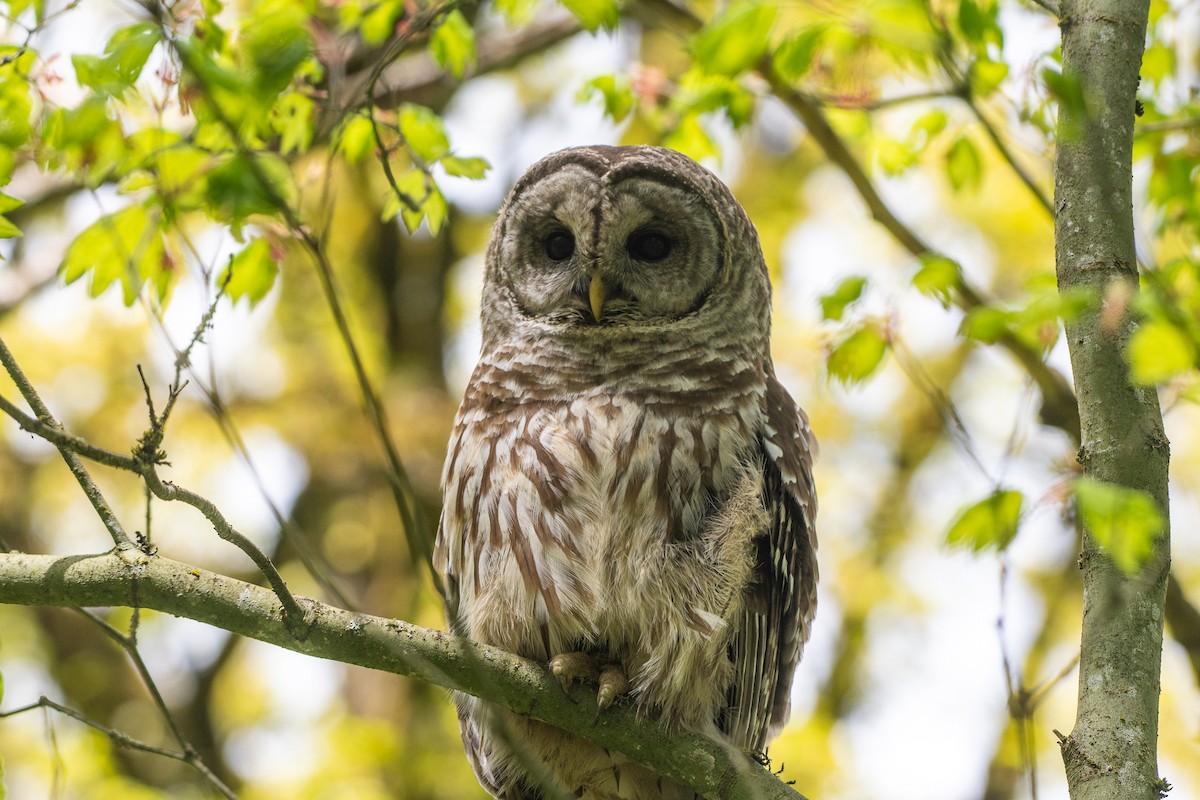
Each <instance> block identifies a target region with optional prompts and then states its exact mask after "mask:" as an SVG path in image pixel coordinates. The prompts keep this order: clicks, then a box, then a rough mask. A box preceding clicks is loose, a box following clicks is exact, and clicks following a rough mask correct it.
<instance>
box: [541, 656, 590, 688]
mask: <svg viewBox="0 0 1200 800" xmlns="http://www.w3.org/2000/svg"><path fill="white" fill-rule="evenodd" d="M550 674H551V675H553V676H554V677H556V678H558V682H559V683H561V684H562V687H563V691H567V690H568V689H570V688H571V684H573V683H575V682H576V681H592V682H595V681H597V680H599V679H600V670H599V668H597V666H596V659H595V658H594V657H593V656H592V655H591V654H590V653H582V652H578V651H576V652H574V653H559V654H558V655H556V656H555V657H554V658H552V659H550Z"/></svg>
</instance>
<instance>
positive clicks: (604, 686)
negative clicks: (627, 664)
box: [550, 651, 629, 716]
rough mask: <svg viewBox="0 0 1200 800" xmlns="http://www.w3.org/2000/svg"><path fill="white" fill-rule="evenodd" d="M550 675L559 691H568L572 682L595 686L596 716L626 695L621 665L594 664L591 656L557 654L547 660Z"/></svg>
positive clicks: (626, 679)
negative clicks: (583, 682)
mask: <svg viewBox="0 0 1200 800" xmlns="http://www.w3.org/2000/svg"><path fill="white" fill-rule="evenodd" d="M550 674H551V675H553V676H554V677H556V678H558V682H559V683H561V684H562V686H563V689H564V690H567V689H570V688H571V684H573V683H575V682H576V681H588V682H589V683H596V684H598V685H599V688H598V689H597V690H596V715H597V716H599V715H600V714H602V713H604V711H605V710H606V709H607V708H608V707H609V706H611V705H612V704H613V701H614V700H616V699H617V698H618V697H621V696H622V695H624V694H628V692H629V679H628V678H627V677H625V671H624V670H623V669H621V665H620V664H617V663H615V662H612V661H607V660H605V661H598V660H597V658H596V656H594V655H592V654H591V653H583V652H578V651H577V652H573V653H559V654H558V655H556V656H555V657H554V658H552V659H550Z"/></svg>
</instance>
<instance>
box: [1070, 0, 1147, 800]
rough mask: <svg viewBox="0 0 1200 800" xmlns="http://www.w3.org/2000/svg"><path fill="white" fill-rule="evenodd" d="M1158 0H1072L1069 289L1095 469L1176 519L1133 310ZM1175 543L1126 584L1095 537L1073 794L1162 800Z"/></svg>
mask: <svg viewBox="0 0 1200 800" xmlns="http://www.w3.org/2000/svg"><path fill="white" fill-rule="evenodd" d="M1148 9H1149V3H1148V0H1063V3H1062V19H1061V27H1062V36H1063V74H1064V77H1065V79H1066V80H1065V81H1064V84H1065V85H1066V86H1067V87H1070V86H1071V85H1072V84H1073V83H1074V82H1078V86H1079V88H1080V90H1081V93H1082V97H1083V100H1082V101H1081V102H1072V101H1071V100H1070V95H1071V94H1072V92H1071V91H1070V90H1069V88H1068V90H1067V91H1064V93H1063V94H1064V97H1063V98H1060V107H1059V120H1058V150H1057V156H1056V164H1055V209H1056V219H1055V242H1056V245H1055V250H1056V257H1057V269H1058V285H1059V288H1060V290H1063V291H1066V290H1069V289H1090V290H1092V291H1094V292H1095V294H1096V297H1097V298H1098V299H1097V302H1095V303H1092V304H1091V305H1090V307H1089V308H1088V310H1087V311H1085V312H1084V313H1083V314H1081V315H1080V316H1079V317H1077V318H1076V319H1074V320H1072V321H1070V322H1068V323H1067V326H1066V328H1067V341H1068V344H1069V346H1070V352H1071V366H1072V369H1073V372H1074V376H1075V391H1076V395H1077V396H1078V398H1079V412H1080V424H1081V428H1082V445H1081V447H1080V448H1079V461H1080V464H1081V465H1082V466H1083V469H1084V472H1085V473H1086V474H1087V475H1090V476H1091V477H1093V478H1096V479H1098V480H1103V481H1108V482H1110V483H1113V484H1117V485H1119V486H1124V487H1129V488H1133V489H1139V490H1142V491H1145V492H1147V493H1149V495H1150V496H1151V497H1153V498H1154V500H1155V501H1156V502H1157V504H1158V506H1159V508H1160V509H1161V511H1162V514H1163V517H1164V519H1165V518H1166V513H1167V462H1168V457H1169V448H1168V442H1167V439H1166V436H1165V435H1164V433H1163V426H1162V412H1161V409H1160V408H1159V404H1158V396H1157V394H1156V393H1155V391H1154V389H1153V388H1147V387H1141V386H1136V385H1134V384H1133V383H1132V382H1131V380H1130V377H1129V368H1128V364H1127V362H1126V360H1125V346H1126V343H1127V342H1128V339H1129V335H1130V333H1131V331H1132V329H1133V327H1134V323H1133V321H1132V320H1131V319H1130V318H1129V317H1128V316H1127V315H1124V314H1123V313H1121V312H1122V310H1123V309H1124V308H1127V307H1129V306H1128V305H1127V304H1128V300H1129V298H1130V296H1131V294H1132V293H1133V292H1134V291H1136V289H1137V282H1138V273H1137V263H1136V258H1135V255H1134V243H1133V217H1132V147H1133V126H1134V120H1135V114H1134V104H1135V99H1134V98H1135V94H1136V91H1137V84H1138V68H1139V66H1140V64H1141V60H1142V49H1143V46H1144V42H1145V35H1146V19H1147V14H1148ZM1169 561H1170V539H1169V535H1168V532H1167V531H1166V530H1164V531H1163V533H1162V535H1161V538H1160V539H1158V541H1157V543H1156V546H1155V551H1154V555H1153V556H1152V558H1151V560H1150V562H1149V564H1148V565H1147V566H1146V567H1145V568H1144V569H1143V570H1142V572H1141V574H1139V575H1134V576H1126V575H1124V574H1123V573H1122V572H1121V571H1120V570H1118V569H1117V567H1116V566H1115V565H1114V564H1113V562H1112V561H1111V559H1109V557H1108V556H1107V555H1106V554H1105V553H1104V552H1103V551H1102V550H1101V549H1100V548H1099V547H1098V546H1097V544H1096V542H1095V541H1094V540H1093V538H1092V537H1091V535H1090V533H1089V532H1088V531H1086V530H1085V531H1084V537H1083V551H1082V553H1081V555H1080V560H1079V564H1080V568H1081V569H1082V570H1083V580H1084V590H1083V637H1082V649H1081V656H1080V666H1079V706H1078V712H1077V716H1076V720H1075V728H1074V730H1073V731H1072V732H1071V735H1070V736H1067V737H1063V738H1062V752H1063V761H1064V762H1065V764H1066V772H1067V782H1068V785H1069V788H1070V794H1071V798H1072V800H1101V799H1103V800H1118V798H1119V799H1120V800H1142V799H1143V798H1144V799H1146V800H1150V799H1151V798H1155V799H1156V798H1159V797H1160V796H1162V789H1163V788H1165V785H1164V783H1163V782H1162V781H1160V779H1159V777H1158V761H1157V745H1158V696H1159V671H1160V664H1161V660H1162V635H1163V604H1164V598H1165V593H1166V585H1167V576H1168V572H1167V569H1168V566H1169Z"/></svg>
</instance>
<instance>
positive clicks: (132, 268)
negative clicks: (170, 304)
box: [59, 204, 172, 305]
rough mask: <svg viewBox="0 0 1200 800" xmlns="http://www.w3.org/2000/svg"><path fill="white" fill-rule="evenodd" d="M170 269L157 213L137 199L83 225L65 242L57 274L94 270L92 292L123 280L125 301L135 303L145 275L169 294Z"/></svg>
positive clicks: (75, 276) (67, 276) (72, 277)
mask: <svg viewBox="0 0 1200 800" xmlns="http://www.w3.org/2000/svg"><path fill="white" fill-rule="evenodd" d="M171 269H172V264H171V261H170V259H169V258H168V257H167V254H166V251H165V249H164V247H163V238H162V232H161V231H160V229H159V222H158V219H157V217H156V216H152V215H151V214H150V212H149V211H147V210H146V208H145V207H143V206H141V205H136V204H135V205H131V206H128V207H126V208H124V209H122V210H120V211H118V212H117V213H115V214H109V215H107V216H104V217H101V218H100V219H99V220H97V221H96V222H95V223H93V224H92V225H90V226H89V227H87V228H85V229H84V230H83V232H82V233H80V234H79V236H77V237H76V238H75V241H73V242H71V244H70V246H69V247H67V253H66V255H65V256H64V258H63V262H62V265H61V266H60V267H59V273H60V274H61V275H62V277H63V280H64V281H66V282H67V283H73V282H74V281H77V280H79V279H80V278H81V277H83V276H84V275H87V274H89V273H90V274H91V276H92V281H91V285H90V286H89V288H88V291H89V292H90V293H91V295H92V297H98V296H99V295H100V294H101V293H103V292H104V290H105V289H107V288H108V287H109V286H111V285H112V284H113V283H115V282H117V281H119V282H120V283H121V286H122V289H123V291H124V299H125V305H133V303H134V301H135V300H137V296H138V293H139V292H141V289H142V286H143V285H144V284H145V283H146V281H147V280H151V279H153V280H154V281H155V283H156V284H157V285H158V288H159V295H160V296H163V295H165V291H166V280H167V279H169V277H170V274H171Z"/></svg>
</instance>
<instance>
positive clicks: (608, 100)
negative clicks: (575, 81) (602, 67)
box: [578, 75, 635, 122]
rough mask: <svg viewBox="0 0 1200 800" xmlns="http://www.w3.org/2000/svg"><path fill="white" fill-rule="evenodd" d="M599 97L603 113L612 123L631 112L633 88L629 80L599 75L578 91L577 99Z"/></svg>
mask: <svg viewBox="0 0 1200 800" xmlns="http://www.w3.org/2000/svg"><path fill="white" fill-rule="evenodd" d="M596 95H599V96H600V97H601V98H602V99H603V101H604V113H605V114H606V115H607V116H608V117H610V118H611V119H612V120H613V121H614V122H620V121H621V120H623V119H625V118H626V117H627V116H629V114H630V112H632V111H633V107H634V102H635V101H634V97H633V86H632V85H631V84H630V82H629V79H628V78H625V77H624V76H617V75H601V76H599V77H596V78H592V79H591V80H590V81H588V82H587V83H585V84H584V85H583V88H582V89H580V90H579V96H578V97H579V99H580V100H584V99H588V98H591V97H595V96H596Z"/></svg>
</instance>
